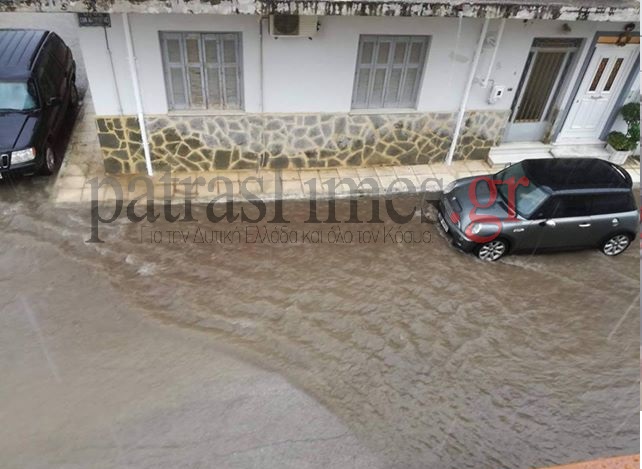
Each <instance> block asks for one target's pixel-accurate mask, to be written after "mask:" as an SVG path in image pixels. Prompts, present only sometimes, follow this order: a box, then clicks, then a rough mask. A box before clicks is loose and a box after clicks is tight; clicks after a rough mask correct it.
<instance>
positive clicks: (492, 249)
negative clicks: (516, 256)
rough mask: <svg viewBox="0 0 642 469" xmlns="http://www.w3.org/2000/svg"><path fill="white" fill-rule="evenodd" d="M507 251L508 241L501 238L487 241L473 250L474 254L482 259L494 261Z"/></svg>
mask: <svg viewBox="0 0 642 469" xmlns="http://www.w3.org/2000/svg"><path fill="white" fill-rule="evenodd" d="M507 252H508V243H507V242H506V241H504V240H503V239H501V238H496V239H493V240H492V241H488V242H487V243H484V244H480V245H479V246H477V248H476V250H475V254H477V257H479V258H480V259H481V260H482V261H487V262H495V261H497V260H499V259H501V258H502V257H504V255H505V254H506V253H507Z"/></svg>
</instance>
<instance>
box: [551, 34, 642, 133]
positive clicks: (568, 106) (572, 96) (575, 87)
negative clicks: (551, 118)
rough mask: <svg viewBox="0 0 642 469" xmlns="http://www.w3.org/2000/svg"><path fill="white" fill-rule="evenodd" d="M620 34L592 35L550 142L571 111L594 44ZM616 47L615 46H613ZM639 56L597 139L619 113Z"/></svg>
mask: <svg viewBox="0 0 642 469" xmlns="http://www.w3.org/2000/svg"><path fill="white" fill-rule="evenodd" d="M621 34H622V32H618V31H597V32H596V33H595V35H594V36H593V40H592V41H591V43H590V44H589V46H588V47H589V49H588V53H587V54H586V57H585V58H584V62H583V63H582V65H581V68H580V72H579V73H578V75H577V78H576V80H575V83H574V84H573V89H572V90H571V94H570V95H569V98H568V102H567V103H566V106H565V107H564V109H563V110H562V111H561V112H560V114H559V117H558V119H557V122H555V123H554V124H553V132H552V135H551V142H556V141H557V138H558V137H559V134H560V132H561V131H562V128H563V127H564V124H565V123H566V119H567V117H568V115H569V113H570V112H571V108H572V107H573V104H574V103H575V98H576V97H577V93H578V91H579V89H580V86H581V85H582V81H583V80H584V76H585V75H586V72H587V70H588V67H589V65H590V63H591V60H592V59H593V55H594V54H595V50H596V46H597V41H598V39H599V38H600V37H618V36H620V35H621ZM630 35H631V36H632V37H635V36H637V37H638V38H639V37H640V31H638V30H635V31H631V32H630ZM615 47H617V46H615ZM639 64H640V56H639V54H638V57H637V59H636V61H635V63H634V64H633V67H631V70H630V71H629V75H628V76H627V77H626V79H625V81H624V85H623V86H622V89H621V90H620V92H619V94H618V97H617V99H616V101H615V105H614V106H613V109H612V110H611V112H610V114H609V117H608V118H607V119H606V123H605V124H604V128H603V129H602V130H601V131H600V135H599V136H598V138H599V139H601V140H604V139H605V138H606V134H607V133H608V132H607V130H606V129H608V128H610V126H611V125H613V122H614V121H615V119H616V118H617V115H618V113H619V107H618V106H619V105H621V104H622V101H623V100H624V97H625V95H626V93H625V90H626V89H627V88H628V87H630V85H631V83H632V81H633V80H634V79H635V74H636V73H640V66H639Z"/></svg>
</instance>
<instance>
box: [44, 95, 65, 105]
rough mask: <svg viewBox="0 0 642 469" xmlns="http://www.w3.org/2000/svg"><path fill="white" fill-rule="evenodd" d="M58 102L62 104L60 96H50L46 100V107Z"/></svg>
mask: <svg viewBox="0 0 642 469" xmlns="http://www.w3.org/2000/svg"><path fill="white" fill-rule="evenodd" d="M59 104H62V99H60V96H52V97H51V98H49V99H48V100H47V107H53V106H58V105H59Z"/></svg>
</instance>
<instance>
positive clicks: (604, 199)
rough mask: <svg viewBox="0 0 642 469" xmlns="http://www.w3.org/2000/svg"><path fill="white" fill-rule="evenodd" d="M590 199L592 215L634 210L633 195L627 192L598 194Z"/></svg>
mask: <svg viewBox="0 0 642 469" xmlns="http://www.w3.org/2000/svg"><path fill="white" fill-rule="evenodd" d="M592 199H593V200H592V204H591V212H592V213H593V214H594V215H601V214H605V213H618V212H630V211H633V210H635V209H636V207H635V201H634V200H633V195H632V194H631V193H629V192H622V193H618V192H616V193H611V194H609V193H606V194H599V195H595V196H593V198H592Z"/></svg>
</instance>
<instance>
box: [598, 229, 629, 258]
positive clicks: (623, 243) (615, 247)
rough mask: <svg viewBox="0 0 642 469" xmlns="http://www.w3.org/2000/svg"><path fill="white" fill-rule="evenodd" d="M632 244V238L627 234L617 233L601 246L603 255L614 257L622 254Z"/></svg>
mask: <svg viewBox="0 0 642 469" xmlns="http://www.w3.org/2000/svg"><path fill="white" fill-rule="evenodd" d="M629 244H631V236H630V235H628V234H626V233H617V234H614V235H613V236H611V237H610V238H609V239H607V240H606V241H604V242H603V243H602V246H601V250H602V253H603V254H604V255H606V256H609V257H613V256H617V255H619V254H622V253H623V252H624V251H626V248H628V247H629Z"/></svg>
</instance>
